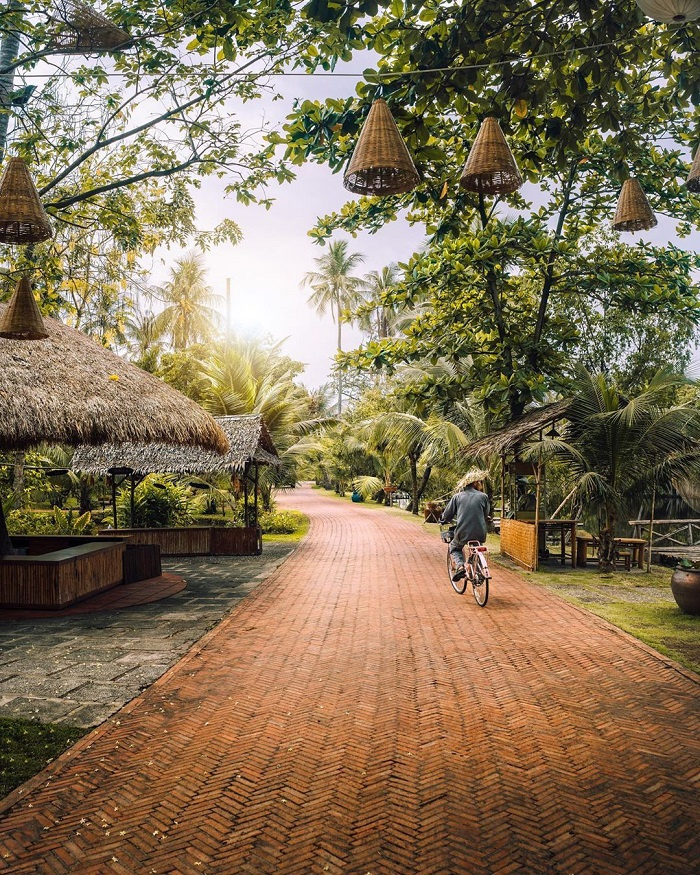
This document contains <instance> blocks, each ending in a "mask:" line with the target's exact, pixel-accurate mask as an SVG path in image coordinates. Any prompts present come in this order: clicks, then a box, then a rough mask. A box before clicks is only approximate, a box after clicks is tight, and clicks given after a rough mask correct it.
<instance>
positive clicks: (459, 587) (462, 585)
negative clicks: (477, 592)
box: [447, 550, 469, 595]
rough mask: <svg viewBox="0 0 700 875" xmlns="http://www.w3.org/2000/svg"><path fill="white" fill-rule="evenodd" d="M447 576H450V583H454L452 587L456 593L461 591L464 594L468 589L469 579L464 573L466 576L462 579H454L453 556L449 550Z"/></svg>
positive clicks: (460, 593)
mask: <svg viewBox="0 0 700 875" xmlns="http://www.w3.org/2000/svg"><path fill="white" fill-rule="evenodd" d="M447 576H448V577H449V578H450V583H451V584H452V589H453V590H454V591H455V592H456V593H459V595H462V593H463V592H464V591H465V590H466V588H467V583H468V582H469V581H468V580H467V576H466V574H465V575H464V577H463V578H462V579H461V580H454V579H453V577H452V556H451V555H450V551H449V550H448V551H447Z"/></svg>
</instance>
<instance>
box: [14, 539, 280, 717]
mask: <svg viewBox="0 0 700 875" xmlns="http://www.w3.org/2000/svg"><path fill="white" fill-rule="evenodd" d="M292 549H293V547H292V546H290V545H288V544H283V543H274V542H273V543H269V544H267V543H266V545H265V550H264V553H263V555H262V556H237V557H212V558H209V557H205V558H193V559H186V560H185V559H182V560H171V561H165V562H164V563H163V568H164V571H167V572H170V573H171V574H174V575H179V576H181V577H183V578H185V580H186V587H185V589H183V590H182V591H181V592H179V593H177V594H176V595H174V596H172V597H170V598H167V599H164V600H162V601H156V602H153V603H151V604H145V605H133V606H130V607H127V608H122V609H121V610H118V611H111V610H107V611H104V612H98V613H84V614H68V615H65V616H61V617H58V616H56V615H55V613H54V614H53V616H52V615H50V614H49V615H48V616H43V617H40V618H38V619H22V620H11V619H6V618H7V617H8V616H11V612H9V611H5V612H4V614H3V616H4V618H5V619H4V621H3V622H0V716H4V717H24V718H29V719H36V720H39V721H41V722H44V723H46V722H55V723H67V724H70V725H72V726H80V727H83V728H87V727H90V726H96V725H97V724H98V723H102V721H103V720H106V719H107V717H109V716H110V715H112V714H114V712H115V711H117V710H119V708H121V707H122V705H124V704H125V703H126V702H128V701H130V700H131V699H133V697H134V696H135V695H137V694H138V693H139V692H140V691H141V690H143V689H144V688H145V687H147V686H148V685H149V684H152V683H153V681H155V680H156V679H157V678H159V677H160V676H161V675H162V674H163V672H164V671H166V670H167V669H168V668H169V667H170V666H171V665H173V664H174V663H175V662H177V660H178V659H179V658H180V657H181V656H182V655H183V654H184V653H185V652H186V651H187V650H188V649H189V648H190V647H191V645H192V644H193V643H194V642H195V641H197V640H198V639H199V638H201V636H202V635H203V634H204V633H205V632H207V631H208V630H209V629H210V628H211V627H212V626H213V625H214V624H215V623H217V622H218V621H219V620H220V619H221V618H222V617H223V616H224V615H225V614H226V613H227V612H228V611H229V610H230V609H231V608H232V607H233V606H234V605H236V604H237V603H238V602H239V601H240V600H241V599H242V598H245V596H246V595H248V594H249V593H250V592H252V591H253V589H254V588H255V586H257V585H258V584H259V583H260V582H261V581H262V580H264V579H265V578H266V577H268V576H269V575H270V574H271V573H272V572H273V571H274V570H275V569H276V568H277V567H278V566H279V564H280V562H282V561H283V560H284V559H285V558H286V556H287V555H288V554H289V553H290V552H291V551H292ZM131 586H132V587H137V586H138V584H132V585H131ZM17 613H20V612H17Z"/></svg>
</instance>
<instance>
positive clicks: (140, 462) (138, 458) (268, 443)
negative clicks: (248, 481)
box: [72, 413, 280, 476]
mask: <svg viewBox="0 0 700 875" xmlns="http://www.w3.org/2000/svg"><path fill="white" fill-rule="evenodd" d="M214 418H215V420H216V422H217V423H218V425H219V426H221V429H222V430H223V432H224V433H225V435H226V437H227V438H228V441H229V445H230V449H229V451H228V452H227V453H225V454H224V455H219V454H218V453H213V452H211V451H208V450H203V449H200V448H199V447H173V446H166V445H165V444H142V443H138V444H136V443H126V444H102V445H100V446H92V447H88V446H84V447H78V449H77V450H76V451H75V453H74V455H73V462H72V468H73V470H75V471H80V472H82V473H84V474H95V475H105V474H107V473H108V472H109V469H110V468H123V469H127V468H129V469H131V471H133V473H134V474H137V475H140V476H142V475H145V474H150V473H159V474H217V473H220V472H228V473H242V472H243V471H244V470H245V466H246V463H247V462H255V463H257V464H258V465H275V466H278V465H280V460H279V457H278V455H277V450H276V449H275V445H274V444H273V442H272V438H271V437H270V435H269V432H268V430H267V428H266V427H265V423H264V421H263V418H262V416H261V415H260V414H259V413H258V414H249V415H246V416H217V417H214Z"/></svg>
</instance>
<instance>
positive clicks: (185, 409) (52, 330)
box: [0, 304, 228, 452]
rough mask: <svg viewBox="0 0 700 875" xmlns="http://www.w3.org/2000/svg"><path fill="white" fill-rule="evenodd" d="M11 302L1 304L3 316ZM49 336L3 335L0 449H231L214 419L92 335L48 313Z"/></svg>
mask: <svg viewBox="0 0 700 875" xmlns="http://www.w3.org/2000/svg"><path fill="white" fill-rule="evenodd" d="M6 307H7V305H6V304H0V318H1V317H2V315H3V314H4V312H5V309H6ZM44 325H45V327H46V330H47V332H48V335H49V336H48V337H47V338H46V339H45V340H8V339H6V338H2V337H0V450H24V449H28V448H29V447H32V446H35V445H36V444H38V443H40V442H42V441H47V442H49V443H66V444H73V445H75V444H101V443H105V442H107V441H114V442H120V443H121V442H124V441H148V442H151V441H157V442H160V443H169V444H184V445H193V444H194V445H198V446H202V447H206V448H207V449H211V450H214V451H218V452H225V451H226V450H227V448H228V443H227V441H226V436H225V434H224V433H223V431H222V430H221V428H220V427H219V426H218V425H217V424H216V422H215V421H214V419H213V417H212V416H210V415H209V414H208V413H206V412H205V411H204V410H202V408H201V407H200V406H199V405H198V404H195V402H194V401H191V400H190V399H189V398H186V397H185V396H184V395H182V394H181V393H180V392H177V391H176V390H175V389H173V388H171V387H170V386H168V385H167V384H166V383H164V382H163V381H162V380H159V379H157V378H156V377H154V376H152V375H151V374H148V373H146V372H145V371H142V370H141V369H140V368H137V367H136V366H135V365H132V364H129V363H128V362H125V361H124V360H123V359H121V358H119V356H116V355H114V353H112V352H110V351H109V350H107V349H105V348H104V347H102V346H100V345H99V344H97V343H95V341H94V340H92V339H91V338H89V337H88V336H87V335H86V334H83V333H82V332H80V331H76V330H75V329H73V328H69V327H68V326H67V325H63V324H62V323H61V322H58V321H57V320H56V319H49V318H44Z"/></svg>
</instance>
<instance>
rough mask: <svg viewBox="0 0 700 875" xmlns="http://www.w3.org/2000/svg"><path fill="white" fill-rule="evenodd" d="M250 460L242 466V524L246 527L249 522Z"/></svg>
mask: <svg viewBox="0 0 700 875" xmlns="http://www.w3.org/2000/svg"><path fill="white" fill-rule="evenodd" d="M249 468H250V462H246V463H245V467H244V468H243V525H244V526H245V527H246V529H247V528H248V526H249V524H250V515H249V513H248V470H249Z"/></svg>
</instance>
